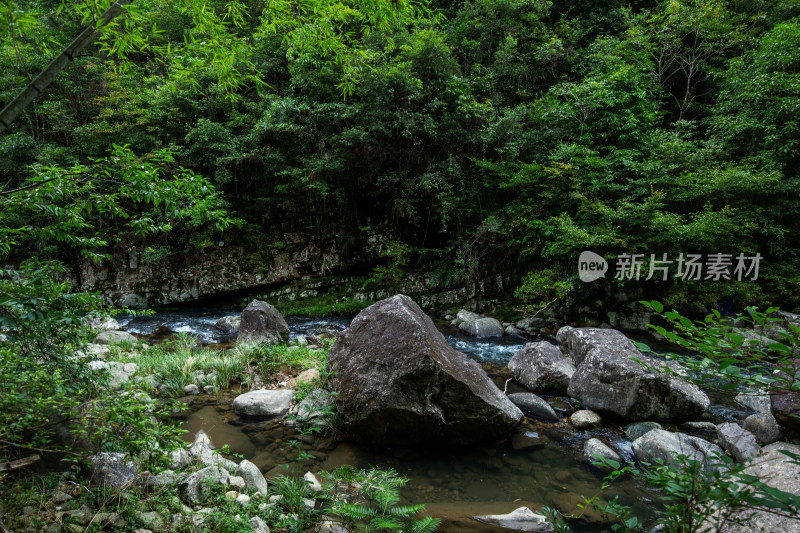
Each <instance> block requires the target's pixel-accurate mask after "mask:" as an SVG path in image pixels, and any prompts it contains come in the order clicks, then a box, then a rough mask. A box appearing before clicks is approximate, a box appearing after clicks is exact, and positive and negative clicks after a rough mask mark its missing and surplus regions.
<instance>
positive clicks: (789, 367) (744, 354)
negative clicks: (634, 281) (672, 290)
mask: <svg viewBox="0 0 800 533" xmlns="http://www.w3.org/2000/svg"><path fill="white" fill-rule="evenodd" d="M641 303H642V305H644V306H645V307H647V308H648V309H652V310H653V311H655V312H656V313H657V314H658V316H660V317H661V318H662V319H664V320H665V321H666V323H667V324H668V328H669V329H668V328H667V327H663V326H659V325H651V326H650V327H652V328H653V329H654V330H655V331H656V332H658V333H660V334H661V335H664V337H666V339H667V340H669V341H670V342H672V343H674V344H677V345H678V346H681V347H683V348H685V349H686V350H687V351H689V354H688V355H680V354H669V355H668V358H669V359H671V360H674V361H677V362H679V363H680V365H681V366H682V367H684V368H686V369H687V370H688V371H689V375H690V377H691V379H692V380H693V381H695V382H697V383H698V384H699V385H701V386H703V387H706V388H712V389H717V390H721V391H723V392H727V393H733V394H735V393H736V392H738V391H741V390H742V388H744V389H745V390H751V389H755V390H762V389H763V390H766V391H769V392H785V391H800V383H798V382H797V380H796V379H795V377H794V374H795V372H796V363H795V357H796V355H795V354H796V351H797V348H798V346H800V327H799V326H798V324H795V323H792V322H791V321H788V320H787V319H786V317H782V316H779V315H776V314H775V312H776V311H777V310H778V309H777V308H774V307H773V308H769V309H766V310H765V311H758V309H756V308H755V307H748V308H747V309H746V314H745V315H736V316H734V317H722V316H721V314H720V312H719V311H717V310H712V313H711V314H709V315H707V316H706V317H705V318H704V319H702V320H691V319H689V318H687V317H685V316H682V315H681V314H680V313H678V312H677V311H674V310H673V311H664V306H663V305H662V304H661V303H660V302H657V301H651V302H647V301H643V302H641ZM640 348H641V349H643V350H645V351H649V350H648V348H647V347H645V346H640ZM668 371H670V372H674V371H673V370H668Z"/></svg>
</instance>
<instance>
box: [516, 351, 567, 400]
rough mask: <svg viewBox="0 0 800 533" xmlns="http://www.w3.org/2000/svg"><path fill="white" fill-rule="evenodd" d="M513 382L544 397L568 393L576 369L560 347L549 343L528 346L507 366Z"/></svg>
mask: <svg viewBox="0 0 800 533" xmlns="http://www.w3.org/2000/svg"><path fill="white" fill-rule="evenodd" d="M508 368H509V370H511V375H513V376H514V379H516V380H517V381H519V382H520V383H522V384H523V385H525V386H526V387H528V388H529V389H530V390H532V391H533V392H538V393H541V394H557V395H560V396H563V395H565V394H566V393H567V387H569V380H570V378H571V377H572V374H574V373H575V365H574V364H572V360H571V359H569V358H568V357H566V356H565V355H564V354H563V353H561V351H560V350H559V349H558V347H557V346H555V345H554V344H550V343H549V342H547V341H539V342H529V343H528V344H526V345H525V346H523V348H522V349H521V350H520V351H518V352H517V353H515V354H514V357H512V358H511V360H510V361H509V362H508Z"/></svg>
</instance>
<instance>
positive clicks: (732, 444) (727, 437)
mask: <svg viewBox="0 0 800 533" xmlns="http://www.w3.org/2000/svg"><path fill="white" fill-rule="evenodd" d="M717 440H718V441H719V444H720V446H722V448H723V449H725V450H727V451H728V452H729V453H730V454H731V455H732V456H733V457H734V459H736V460H737V461H739V462H740V463H743V462H745V461H746V460H747V459H750V458H751V457H753V456H754V455H755V454H757V453H758V451H759V450H760V449H761V448H760V447H759V446H758V443H757V442H756V437H755V435H753V434H752V433H750V432H749V431H747V430H744V429H742V428H741V427H739V425H738V424H734V423H732V422H725V423H724V424H720V425H718V426H717Z"/></svg>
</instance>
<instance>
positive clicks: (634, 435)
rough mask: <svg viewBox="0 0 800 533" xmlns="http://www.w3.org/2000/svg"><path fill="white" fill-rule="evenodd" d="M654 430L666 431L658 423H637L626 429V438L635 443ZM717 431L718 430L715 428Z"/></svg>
mask: <svg viewBox="0 0 800 533" xmlns="http://www.w3.org/2000/svg"><path fill="white" fill-rule="evenodd" d="M654 429H664V428H663V427H661V424H659V423H658V422H651V421H647V422H636V423H635V424H629V425H628V426H626V427H625V436H626V437H628V438H629V439H630V440H632V441H634V440H636V439H638V438H639V437H641V436H642V435H645V434H646V433H647V432H648V431H653V430H654ZM715 429H716V428H715Z"/></svg>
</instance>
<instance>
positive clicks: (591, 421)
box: [569, 409, 602, 429]
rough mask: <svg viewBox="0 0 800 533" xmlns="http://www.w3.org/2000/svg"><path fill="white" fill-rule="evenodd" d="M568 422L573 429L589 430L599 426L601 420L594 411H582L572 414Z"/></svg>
mask: <svg viewBox="0 0 800 533" xmlns="http://www.w3.org/2000/svg"><path fill="white" fill-rule="evenodd" d="M569 421H570V422H572V426H573V427H574V428H575V429H589V428H593V427H596V426H599V425H600V422H601V421H602V418H600V415H598V414H597V413H595V412H594V411H589V410H588V409H582V410H580V411H575V412H574V413H572V416H571V417H569Z"/></svg>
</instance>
